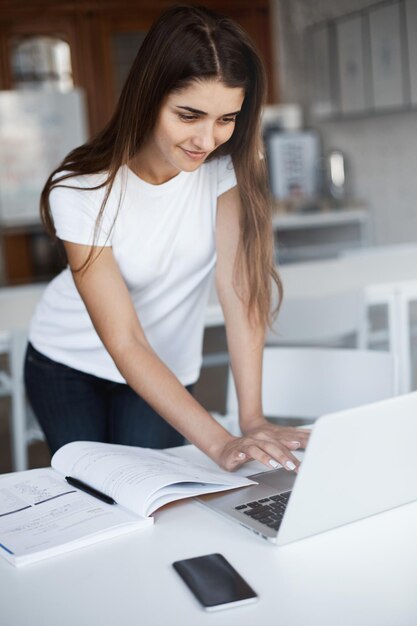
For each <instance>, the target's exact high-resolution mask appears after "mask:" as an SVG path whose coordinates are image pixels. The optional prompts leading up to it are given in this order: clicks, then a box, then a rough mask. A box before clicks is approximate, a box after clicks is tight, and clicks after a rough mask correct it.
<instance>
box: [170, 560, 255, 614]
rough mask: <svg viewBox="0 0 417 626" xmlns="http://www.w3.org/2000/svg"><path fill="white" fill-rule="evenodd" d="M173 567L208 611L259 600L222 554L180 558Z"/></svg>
mask: <svg viewBox="0 0 417 626" xmlns="http://www.w3.org/2000/svg"><path fill="white" fill-rule="evenodd" d="M173 567H174V568H175V570H176V571H177V572H178V574H179V575H180V576H181V578H182V579H183V581H184V582H185V583H186V585H187V586H188V587H189V588H190V589H191V591H192V592H193V594H194V595H195V597H196V598H197V600H198V601H199V602H200V604H202V605H203V607H204V608H205V609H206V610H207V611H214V610H217V609H221V608H229V607H232V606H238V605H242V604H247V603H249V602H255V601H256V600H257V598H258V596H257V594H256V593H255V591H254V590H253V589H252V587H250V586H249V585H248V583H247V582H246V581H245V580H244V579H243V578H242V576H241V575H240V574H239V573H238V572H237V571H236V570H235V569H234V567H232V566H231V565H230V563H229V562H228V561H227V560H226V559H225V558H224V556H223V555H222V554H207V555H205V556H198V557H195V558H193V559H184V560H183V561H176V562H175V563H173Z"/></svg>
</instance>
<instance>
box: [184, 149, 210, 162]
mask: <svg viewBox="0 0 417 626" xmlns="http://www.w3.org/2000/svg"><path fill="white" fill-rule="evenodd" d="M181 150H182V151H183V152H185V154H186V155H187V156H188V157H189V158H190V159H193V160H194V161H200V160H201V159H204V157H205V156H206V155H207V153H206V152H194V151H193V150H186V149H185V148H181Z"/></svg>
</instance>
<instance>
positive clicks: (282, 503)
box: [235, 491, 291, 530]
mask: <svg viewBox="0 0 417 626" xmlns="http://www.w3.org/2000/svg"><path fill="white" fill-rule="evenodd" d="M290 495H291V491H286V492H284V493H280V494H277V495H273V496H269V497H267V498H260V499H259V500H253V502H247V503H246V504H239V505H238V506H235V510H236V511H239V513H244V514H245V515H248V516H249V517H251V518H252V519H255V520H256V521H257V522H260V523H261V524H265V525H266V526H269V528H273V529H274V530H278V529H279V527H280V525H281V521H282V518H283V517H284V513H285V509H286V506H287V504H288V500H289V499H290Z"/></svg>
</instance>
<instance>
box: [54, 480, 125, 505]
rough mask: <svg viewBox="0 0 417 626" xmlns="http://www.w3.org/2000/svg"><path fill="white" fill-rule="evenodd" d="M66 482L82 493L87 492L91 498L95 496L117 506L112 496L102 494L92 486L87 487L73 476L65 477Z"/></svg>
mask: <svg viewBox="0 0 417 626" xmlns="http://www.w3.org/2000/svg"><path fill="white" fill-rule="evenodd" d="M65 480H66V481H67V483H68V484H69V485H72V486H73V487H77V489H81V491H85V492H86V493H89V494H90V496H94V497H95V498H98V499H99V500H102V501H103V502H106V503H107V504H116V501H115V500H113V498H111V497H110V496H107V495H106V494H105V493H101V491H99V490H98V489H94V487H90V485H86V484H85V483H83V481H82V480H78V478H73V477H72V476H65Z"/></svg>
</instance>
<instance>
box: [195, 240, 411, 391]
mask: <svg viewBox="0 0 417 626" xmlns="http://www.w3.org/2000/svg"><path fill="white" fill-rule="evenodd" d="M280 273H281V278H282V281H283V284H284V294H285V295H284V297H285V298H287V299H297V298H306V297H309V296H320V295H323V296H325V295H329V294H334V293H340V292H342V293H343V292H345V291H351V290H356V289H362V290H363V291H364V294H365V299H366V302H367V304H368V305H369V306H372V305H379V304H381V305H384V306H386V307H387V309H388V336H389V344H390V350H392V352H393V353H394V354H396V355H397V358H398V366H399V367H398V369H399V379H400V392H401V393H407V392H408V391H411V389H412V381H411V354H410V319H409V305H410V302H412V301H417V246H414V245H402V246H387V247H380V248H369V249H364V250H361V251H358V252H355V253H354V254H349V255H345V256H341V257H339V258H336V259H332V260H322V261H310V262H306V263H292V264H286V265H282V267H281V268H280ZM223 323H224V320H223V315H222V312H221V308H220V306H219V304H218V302H217V299H216V296H215V293H214V292H212V294H211V297H210V302H209V307H208V310H207V316H206V326H207V327H210V326H219V325H222V324H223Z"/></svg>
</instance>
